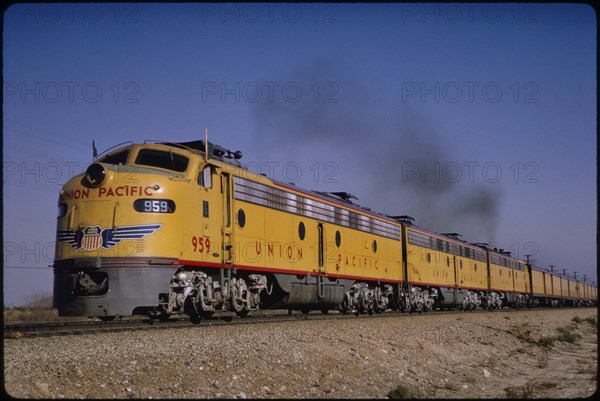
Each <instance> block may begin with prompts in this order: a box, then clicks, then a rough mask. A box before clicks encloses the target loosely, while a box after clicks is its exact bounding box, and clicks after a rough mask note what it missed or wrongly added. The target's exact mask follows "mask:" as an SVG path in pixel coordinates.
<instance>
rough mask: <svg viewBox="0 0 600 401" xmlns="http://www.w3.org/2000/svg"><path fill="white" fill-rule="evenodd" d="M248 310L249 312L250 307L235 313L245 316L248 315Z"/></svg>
mask: <svg viewBox="0 0 600 401" xmlns="http://www.w3.org/2000/svg"><path fill="white" fill-rule="evenodd" d="M248 312H249V310H248V309H242V310H241V311H239V312H235V314H236V315H238V316H239V317H242V318H244V317H246V316H248Z"/></svg>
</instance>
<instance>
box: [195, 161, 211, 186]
mask: <svg viewBox="0 0 600 401" xmlns="http://www.w3.org/2000/svg"><path fill="white" fill-rule="evenodd" d="M198 185H200V186H201V187H204V188H212V168H211V166H204V168H203V169H202V170H201V171H200V172H198Z"/></svg>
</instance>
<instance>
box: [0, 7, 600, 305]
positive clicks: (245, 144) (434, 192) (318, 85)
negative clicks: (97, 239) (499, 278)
mask: <svg viewBox="0 0 600 401" xmlns="http://www.w3.org/2000/svg"><path fill="white" fill-rule="evenodd" d="M3 34H4V36H3V39H4V42H3V60H4V68H3V79H4V93H3V123H4V124H3V158H4V159H3V162H4V166H3V172H4V186H3V199H4V210H3V217H4V219H3V221H4V227H3V229H4V239H3V241H4V244H3V245H4V247H3V250H4V266H5V267H4V276H3V277H4V301H5V303H6V304H8V305H18V304H21V303H23V302H25V301H26V300H27V299H28V298H29V297H31V296H32V295H34V294H40V293H46V294H51V292H52V269H51V268H48V265H51V264H52V258H53V252H54V241H55V238H54V236H55V230H56V220H55V218H56V201H57V198H58V192H59V190H60V187H61V184H64V182H66V181H67V179H68V178H70V176H72V175H73V174H74V173H79V172H81V171H83V170H84V169H85V167H86V166H87V165H88V164H89V163H90V162H91V160H92V153H91V142H92V139H95V140H96V143H97V147H98V148H99V150H100V151H102V150H104V149H106V148H108V147H110V146H113V145H115V144H118V143H121V142H124V141H129V140H130V141H133V142H141V141H143V140H145V139H160V140H173V141H186V140H193V139H200V138H202V137H203V132H204V128H208V130H209V138H210V140H212V141H213V142H215V143H218V144H220V145H222V146H225V147H227V148H230V149H232V150H238V149H239V150H242V151H243V152H244V158H243V159H242V161H243V162H245V163H246V164H247V165H248V167H249V168H250V169H251V170H253V171H259V170H260V171H261V172H263V173H267V174H269V175H270V176H271V177H272V178H275V179H278V180H282V181H286V182H294V183H295V184H296V185H298V186H301V187H304V188H307V189H317V190H322V191H332V192H333V191H347V192H350V193H352V194H354V195H356V196H357V197H358V198H359V200H358V203H360V204H362V205H365V206H368V207H370V208H372V209H373V210H376V211H379V212H382V213H387V214H394V215H399V214H409V215H411V216H413V217H414V218H415V219H416V223H417V224H418V225H420V226H422V227H424V228H427V229H430V230H432V231H436V232H459V233H461V234H462V235H463V239H465V240H467V241H469V242H488V243H491V244H493V245H496V246H497V247H501V248H505V249H509V250H511V251H512V252H513V254H514V255H515V256H520V257H524V256H523V255H525V254H528V253H529V254H533V258H534V259H535V260H536V264H537V265H538V266H540V267H542V268H547V267H548V266H549V265H555V266H556V267H555V268H556V269H560V270H562V269H567V271H568V272H574V271H575V272H577V277H582V276H583V275H584V274H586V275H587V276H588V277H589V278H591V279H592V280H593V281H596V274H597V266H596V259H597V250H596V225H597V214H596V204H597V198H596V108H597V105H596V93H595V91H596V39H595V38H596V16H595V13H594V10H593V9H592V8H591V7H588V6H586V5H577V4H488V3H484V4H460V3H456V4H376V5H369V4H293V3H289V4H288V3H277V4H260V3H256V4H253V3H244V4H173V5H166V4H118V3H116V4H83V3H82V4H29V5H13V6H12V7H10V8H9V9H8V10H6V12H5V14H4V32H3Z"/></svg>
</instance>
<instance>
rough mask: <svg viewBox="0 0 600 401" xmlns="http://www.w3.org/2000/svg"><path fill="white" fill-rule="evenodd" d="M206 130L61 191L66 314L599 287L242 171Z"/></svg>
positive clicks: (391, 303)
mask: <svg viewBox="0 0 600 401" xmlns="http://www.w3.org/2000/svg"><path fill="white" fill-rule="evenodd" d="M241 156H242V155H241V152H231V151H230V150H228V149H225V148H222V147H220V146H217V145H214V144H212V143H210V142H208V141H207V140H206V139H205V140H204V141H200V140H199V141H192V142H180V143H172V142H153V143H148V142H146V143H143V144H133V143H132V144H129V145H126V146H122V147H120V148H118V149H117V150H115V151H112V152H110V153H108V154H106V155H105V156H102V157H100V158H97V159H96V160H95V161H94V162H93V163H92V164H91V165H90V166H89V167H88V168H87V170H86V171H85V173H83V174H81V175H78V176H75V177H73V178H72V179H71V180H69V182H67V183H66V184H65V186H64V187H63V188H62V190H61V191H60V196H59V201H58V220H57V241H56V255H55V262H54V306H55V307H56V308H58V310H59V314H60V315H61V316H90V317H92V316H97V317H100V318H103V319H111V318H113V317H115V316H125V315H132V314H136V315H137V314H141V315H148V316H151V317H154V318H167V317H169V316H171V315H174V314H188V315H190V316H191V318H192V319H200V318H202V317H204V316H209V315H211V314H213V313H214V312H219V311H228V312H235V313H236V314H237V315H239V316H245V315H246V314H247V313H248V312H249V311H251V310H256V309H259V308H260V309H275V308H277V309H289V310H292V309H294V310H301V311H303V312H305V313H307V312H308V311H309V310H321V311H323V312H327V311H328V310H332V309H337V310H340V311H342V312H344V313H347V312H352V313H372V312H382V311H385V310H388V309H392V310H403V311H408V312H412V311H427V310H432V309H435V308H456V307H458V308H464V309H466V310H469V309H475V308H488V309H493V308H502V307H517V308H518V307H527V306H529V307H530V306H534V305H574V306H576V305H581V304H595V302H596V299H597V287H596V286H593V285H591V284H589V283H585V282H581V281H577V280H574V279H571V278H567V277H565V276H560V275H558V274H555V273H549V272H545V271H542V270H539V269H536V268H532V267H531V266H530V265H528V264H527V263H525V262H524V261H521V260H517V259H515V258H513V257H511V255H510V254H509V253H506V252H501V251H498V250H495V249H488V248H487V247H486V246H485V245H483V244H479V245H477V244H470V243H466V242H464V241H461V240H459V239H458V236H457V235H456V234H436V233H432V232H429V231H426V230H424V229H421V228H418V227H417V226H415V225H414V224H413V220H412V219H411V218H410V217H408V216H387V215H383V214H379V213H375V212H373V211H371V210H370V209H367V208H364V207H361V206H359V205H356V204H354V203H352V202H351V199H352V198H353V197H352V195H350V194H348V193H345V192H335V193H325V192H315V191H308V190H303V189H300V188H297V187H295V186H294V185H292V184H285V183H282V182H277V181H275V180H272V179H269V178H267V177H265V176H263V175H261V174H255V173H253V172H251V171H249V170H247V169H245V168H244V167H243V166H242V165H241V163H240V162H239V159H240V158H241Z"/></svg>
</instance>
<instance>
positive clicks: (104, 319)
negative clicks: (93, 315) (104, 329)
mask: <svg viewBox="0 0 600 401" xmlns="http://www.w3.org/2000/svg"><path fill="white" fill-rule="evenodd" d="M99 318H100V320H102V321H103V322H112V321H113V320H115V318H116V316H99Z"/></svg>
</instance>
